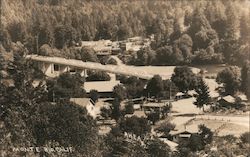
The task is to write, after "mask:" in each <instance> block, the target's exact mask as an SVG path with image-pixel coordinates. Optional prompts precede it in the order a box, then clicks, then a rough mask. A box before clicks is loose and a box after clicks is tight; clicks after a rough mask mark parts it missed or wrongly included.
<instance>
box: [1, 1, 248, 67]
mask: <svg viewBox="0 0 250 157" xmlns="http://www.w3.org/2000/svg"><path fill="white" fill-rule="evenodd" d="M249 8H250V3H249V1H198V0H197V1H177V2H176V1H159V0H157V1H152V0H137V1H131V0H105V1H101V0H97V1H93V0H2V30H1V39H0V40H1V41H2V44H3V47H4V48H5V49H6V50H8V49H9V47H10V45H11V44H10V43H11V41H12V42H17V41H20V42H22V43H23V44H24V45H25V46H26V48H28V50H29V51H30V52H36V51H37V49H38V48H40V47H41V46H42V45H44V44H48V45H50V46H51V47H56V48H58V49H63V48H67V47H71V46H73V45H74V44H75V43H76V42H78V41H80V40H99V39H112V40H123V39H126V38H127V37H132V36H136V35H140V36H147V35H151V34H155V39H156V42H155V43H154V44H153V45H152V48H153V49H154V50H156V53H160V54H161V53H163V54H162V55H158V56H160V58H161V56H165V58H170V59H169V60H176V61H175V62H176V63H178V62H183V63H190V58H192V62H194V63H197V64H199V63H203V62H208V63H221V62H228V63H231V64H242V63H243V62H242V60H247V59H249V57H250V54H249V52H250V51H249V41H250V12H249ZM36 39H37V40H36ZM166 56H167V57H166ZM173 64H175V63H173Z"/></svg>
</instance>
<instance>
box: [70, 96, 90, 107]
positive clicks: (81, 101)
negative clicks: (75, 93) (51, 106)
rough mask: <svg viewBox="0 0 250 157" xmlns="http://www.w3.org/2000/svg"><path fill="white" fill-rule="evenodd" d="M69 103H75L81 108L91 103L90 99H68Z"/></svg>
mask: <svg viewBox="0 0 250 157" xmlns="http://www.w3.org/2000/svg"><path fill="white" fill-rule="evenodd" d="M70 101H71V102H74V103H76V104H77V105H80V106H82V107H86V106H87V105H89V104H92V105H93V103H92V102H91V100H90V98H70Z"/></svg>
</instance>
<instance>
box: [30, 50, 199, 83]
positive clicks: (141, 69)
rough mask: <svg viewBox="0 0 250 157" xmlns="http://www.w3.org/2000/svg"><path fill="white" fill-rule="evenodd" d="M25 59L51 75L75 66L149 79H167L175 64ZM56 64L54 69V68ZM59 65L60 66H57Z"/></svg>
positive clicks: (196, 70)
mask: <svg viewBox="0 0 250 157" xmlns="http://www.w3.org/2000/svg"><path fill="white" fill-rule="evenodd" d="M26 59H30V60H32V61H37V62H39V63H42V64H41V65H42V66H41V68H42V71H43V72H44V73H45V74H46V75H49V76H50V75H53V73H55V72H57V74H58V73H61V72H65V71H67V69H68V68H69V67H70V68H76V69H81V70H87V69H90V70H98V71H105V72H108V73H113V74H120V75H126V76H135V77H138V78H142V79H150V78H152V77H153V76H154V75H160V76H161V77H162V79H169V78H170V77H171V75H172V73H173V70H174V68H175V66H129V65H124V64H122V65H103V64H100V63H95V62H83V61H81V60H76V59H66V58H61V57H49V56H39V55H27V56H26ZM55 65H56V69H55ZM58 67H60V68H58ZM192 70H193V72H194V73H198V72H199V71H200V70H199V69H198V68H192Z"/></svg>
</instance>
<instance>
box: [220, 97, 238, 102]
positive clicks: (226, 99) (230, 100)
mask: <svg viewBox="0 0 250 157" xmlns="http://www.w3.org/2000/svg"><path fill="white" fill-rule="evenodd" d="M221 99H223V100H225V101H227V102H229V103H235V98H234V97H232V96H231V95H228V96H224V97H222V98H221Z"/></svg>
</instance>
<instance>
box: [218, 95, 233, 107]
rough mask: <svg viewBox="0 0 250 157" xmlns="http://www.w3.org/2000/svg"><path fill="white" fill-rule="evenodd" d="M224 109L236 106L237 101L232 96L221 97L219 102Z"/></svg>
mask: <svg viewBox="0 0 250 157" xmlns="http://www.w3.org/2000/svg"><path fill="white" fill-rule="evenodd" d="M217 102H218V103H219V104H220V105H221V106H222V107H230V106H232V105H234V104H235V102H236V99H235V98H234V97H233V96H231V95H227V96H224V97H220V98H219V100H218V101H217Z"/></svg>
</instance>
